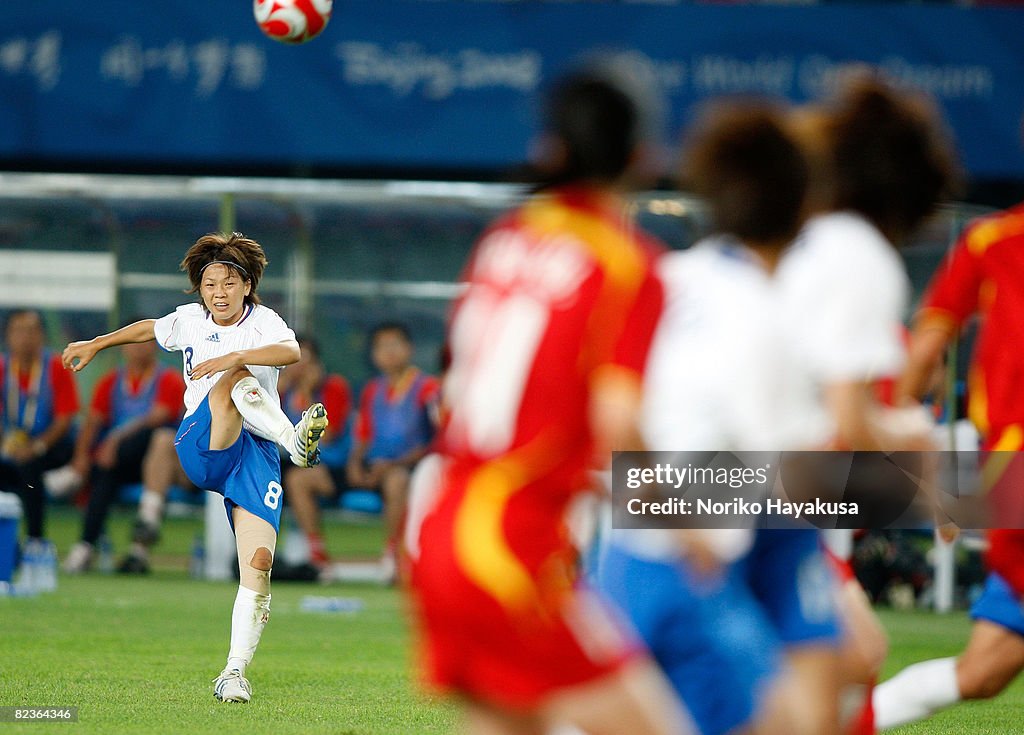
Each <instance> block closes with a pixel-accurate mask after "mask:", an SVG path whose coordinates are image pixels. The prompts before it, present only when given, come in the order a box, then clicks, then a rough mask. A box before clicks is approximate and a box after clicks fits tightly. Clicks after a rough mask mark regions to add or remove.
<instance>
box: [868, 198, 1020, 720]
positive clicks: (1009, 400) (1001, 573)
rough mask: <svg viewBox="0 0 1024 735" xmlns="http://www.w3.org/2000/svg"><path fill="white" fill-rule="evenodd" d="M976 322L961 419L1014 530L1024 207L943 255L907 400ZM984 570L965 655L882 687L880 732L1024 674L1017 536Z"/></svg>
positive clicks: (993, 219)
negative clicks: (972, 433)
mask: <svg viewBox="0 0 1024 735" xmlns="http://www.w3.org/2000/svg"><path fill="white" fill-rule="evenodd" d="M975 315H978V316H980V317H981V324H980V328H979V331H978V336H977V341H976V344H975V347H974V355H973V357H972V363H971V367H970V372H969V375H968V398H969V403H968V415H969V417H970V419H971V421H972V422H973V423H974V425H975V427H976V428H977V429H978V432H979V434H980V435H981V440H982V445H981V449H982V450H983V451H991V452H993V454H990V455H988V456H987V457H983V461H984V462H985V474H986V475H989V473H990V472H991V469H990V468H995V469H996V472H995V474H996V475H998V474H1000V473H1001V474H1002V477H1001V478H999V482H998V483H997V485H996V486H997V487H998V488H999V495H1000V497H999V498H997V499H996V500H995V501H994V502H995V507H994V508H993V511H994V512H993V517H992V523H993V524H996V523H999V522H1000V520H1005V521H1013V525H1015V526H1018V527H1019V526H1020V520H1021V515H1020V510H1021V506H1020V505H1016V506H1015V507H1014V504H1015V503H1021V502H1024V491H1022V490H1021V488H1020V481H1019V478H1020V477H1021V476H1022V475H1021V471H1022V468H1021V455H1020V451H1021V450H1022V449H1024V392H1022V391H1021V385H1020V376H1021V374H1022V372H1024V352H1022V351H1021V345H1020V339H1019V338H1018V337H1017V334H1018V332H1019V330H1020V324H1021V320H1024V204H1018V205H1017V206H1015V207H1012V208H1010V209H1008V210H1006V211H1003V212H999V213H996V214H994V215H991V216H987V217H983V218H981V219H979V220H978V221H976V222H974V223H972V224H971V225H970V226H969V227H968V228H967V229H966V230H965V231H964V232H963V234H962V235H961V237H960V239H959V240H958V241H957V243H956V244H955V245H954V247H953V248H952V250H950V251H949V253H948V254H947V255H946V258H945V260H944V262H943V263H942V264H941V265H940V267H939V269H938V271H936V273H935V275H934V276H933V278H932V282H931V283H930V284H929V287H928V291H927V293H926V294H925V297H924V300H923V302H922V306H921V309H920V311H919V312H918V314H917V317H916V319H915V323H914V330H913V336H912V340H911V347H910V362H909V365H908V366H907V370H906V374H905V376H904V379H903V381H902V384H901V391H902V392H903V393H904V394H906V395H909V396H920V395H922V394H923V393H924V392H925V391H926V390H927V385H928V378H929V375H930V374H931V371H932V370H933V369H934V368H935V366H936V365H937V364H938V363H939V362H940V361H941V360H942V356H943V354H944V352H945V349H946V347H947V345H948V344H949V343H950V342H951V341H952V340H954V339H956V338H957V337H958V335H959V332H960V328H961V327H962V326H963V325H964V324H965V323H966V322H967V321H968V320H969V319H970V318H971V317H973V316H975ZM1011 472H1012V474H1011ZM1003 490H1009V492H1008V493H1005V494H1004V493H1003ZM990 492H991V491H990ZM1003 501H1009V503H1008V506H1007V505H1004V504H1003ZM1003 512H1005V513H1008V514H1009V515H1002V513H1003ZM1014 514H1015V515H1014ZM987 562H988V566H989V570H990V574H989V577H988V580H987V581H986V584H985V590H984V592H983V593H982V595H981V597H980V598H979V599H978V600H977V602H976V603H975V604H974V606H973V607H972V608H971V616H972V617H973V618H974V626H973V628H972V631H971V637H970V640H969V641H968V642H967V647H966V648H965V649H964V651H963V652H962V653H961V654H960V656H958V657H956V658H944V659H935V660H932V661H925V662H922V663H919V664H915V665H913V666H911V667H909V668H907V669H905V670H904V671H902V672H901V673H899V674H897V675H896V676H895V677H893V678H892V679H890V680H889V681H887V682H885V684H883V685H881V686H880V687H879V688H878V690H877V691H876V694H875V709H876V711H877V720H878V723H879V726H884V727H891V726H896V725H901V724H903V723H906V722H913V721H915V720H919V719H922V718H924V717H928V716H929V715H931V714H933V713H934V712H936V711H938V710H940V709H942V708H943V707H947V706H949V705H951V704H954V703H955V702H958V701H961V700H965V699H988V698H990V697H994V696H996V695H997V694H999V693H1000V692H1001V691H1003V690H1004V689H1005V688H1006V687H1007V686H1008V685H1009V684H1010V682H1011V681H1013V679H1014V678H1015V677H1016V676H1017V675H1018V674H1019V673H1020V672H1021V671H1022V670H1024V611H1022V607H1021V602H1022V600H1021V597H1022V594H1024V531H1021V530H1009V529H1008V530H998V529H997V530H993V531H991V532H990V533H989V552H988V558H987Z"/></svg>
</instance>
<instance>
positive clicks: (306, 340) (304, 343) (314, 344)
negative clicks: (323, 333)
mask: <svg viewBox="0 0 1024 735" xmlns="http://www.w3.org/2000/svg"><path fill="white" fill-rule="evenodd" d="M295 341H296V342H298V343H299V347H301V348H303V349H308V350H309V351H310V352H312V353H313V357H315V358H316V359H317V360H319V359H320V342H318V341H317V340H316V339H314V338H313V337H310V336H309V335H308V334H300V335H298V336H297V337H296V338H295Z"/></svg>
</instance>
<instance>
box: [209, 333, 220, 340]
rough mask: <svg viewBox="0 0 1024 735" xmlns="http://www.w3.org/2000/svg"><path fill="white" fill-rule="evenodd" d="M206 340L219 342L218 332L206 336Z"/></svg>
mask: <svg viewBox="0 0 1024 735" xmlns="http://www.w3.org/2000/svg"><path fill="white" fill-rule="evenodd" d="M206 341H207V342H220V332H214V333H213V334H211V335H210V336H209V337H207V338H206Z"/></svg>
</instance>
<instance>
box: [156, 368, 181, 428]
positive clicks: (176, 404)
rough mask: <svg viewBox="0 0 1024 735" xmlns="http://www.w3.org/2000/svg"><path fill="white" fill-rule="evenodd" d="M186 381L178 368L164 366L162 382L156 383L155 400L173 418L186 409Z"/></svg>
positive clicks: (161, 375) (161, 376)
mask: <svg viewBox="0 0 1024 735" xmlns="http://www.w3.org/2000/svg"><path fill="white" fill-rule="evenodd" d="M184 397H185V381H184V380H183V379H182V377H181V374H180V373H178V371H177V370H172V369H171V368H164V369H163V370H162V371H161V374H160V382H158V383H157V384H156V398H155V402H156V403H157V404H158V405H161V406H163V407H164V408H166V409H167V413H168V415H169V416H171V418H173V419H177V418H179V417H180V416H181V414H182V413H183V412H184V410H185V405H184V403H183V400H184Z"/></svg>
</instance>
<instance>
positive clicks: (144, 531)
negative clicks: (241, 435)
mask: <svg viewBox="0 0 1024 735" xmlns="http://www.w3.org/2000/svg"><path fill="white" fill-rule="evenodd" d="M121 354H122V355H123V357H124V365H123V366H121V367H117V368H114V369H113V370H110V371H109V372H108V373H106V374H105V375H104V376H103V377H102V378H100V380H99V382H98V383H97V384H96V388H95V390H94V392H93V396H92V404H91V405H90V406H89V413H88V415H87V416H86V418H85V423H84V424H83V426H82V430H81V431H80V432H79V434H78V441H77V442H76V443H75V454H74V457H73V459H72V460H71V466H72V468H73V469H74V470H75V472H76V473H77V474H78V475H79V476H80V477H82V478H83V479H84V478H89V479H90V480H91V485H92V492H91V493H90V495H89V504H88V506H87V507H86V511H85V524H84V526H83V528H82V538H81V541H79V542H78V543H77V544H75V546H73V547H72V549H71V551H70V553H69V554H68V557H67V559H66V560H65V562H64V571H66V572H68V573H69V574H77V573H79V572H84V571H86V570H87V569H88V568H89V566H90V565H91V563H92V558H93V550H94V549H95V547H96V542H97V541H98V540H99V538H100V536H102V535H103V531H104V527H105V526H106V522H107V516H108V515H109V513H110V505H111V503H113V502H114V500H116V499H117V494H118V490H119V489H120V488H121V486H122V485H125V484H127V483H132V482H139V481H140V480H141V482H142V487H143V489H142V497H141V498H140V499H139V516H138V519H137V520H136V522H135V530H134V532H133V537H132V542H133V543H132V550H131V552H130V553H129V554H128V555H127V556H126V557H125V558H124V560H123V561H122V562H121V564H120V566H119V567H118V571H121V572H126V573H145V572H148V571H149V547H150V546H151V545H152V544H154V543H155V542H156V540H157V538H158V536H159V531H160V521H161V517H162V515H163V507H164V499H165V498H166V496H167V491H168V490H169V489H170V487H171V485H172V484H173V483H174V482H175V480H177V479H178V478H179V477H180V476H181V475H182V473H181V471H180V466H179V463H178V460H177V457H176V456H175V454H174V431H175V428H176V427H177V424H178V421H179V420H180V419H181V401H182V396H183V395H184V393H185V383H184V380H183V379H182V377H181V375H180V374H179V373H178V371H177V370H174V369H173V368H169V367H166V366H163V365H160V364H159V363H158V362H157V359H156V344H155V343H154V342H140V343H138V344H127V345H124V346H123V347H122V348H121Z"/></svg>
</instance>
